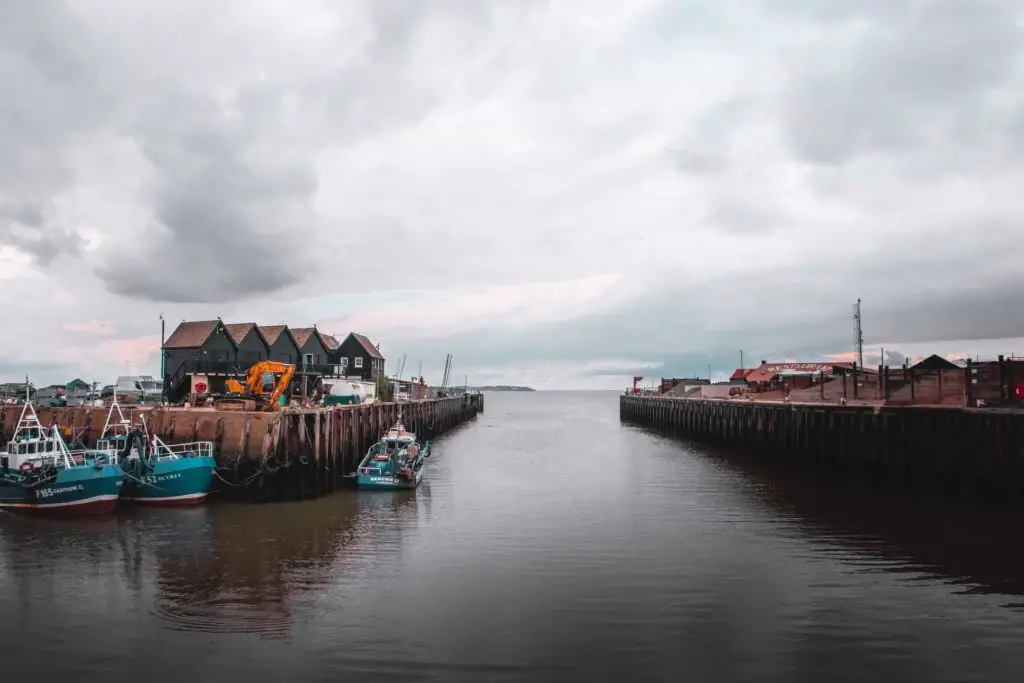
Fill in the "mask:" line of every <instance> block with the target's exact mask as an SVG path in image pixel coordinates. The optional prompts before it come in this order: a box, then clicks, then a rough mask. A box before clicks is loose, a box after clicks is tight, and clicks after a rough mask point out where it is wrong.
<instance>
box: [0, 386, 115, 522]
mask: <svg viewBox="0 0 1024 683" xmlns="http://www.w3.org/2000/svg"><path fill="white" fill-rule="evenodd" d="M27 384H28V382H27V381H26V385H27ZM26 393H27V392H26ZM123 482H124V473H123V472H122V471H121V468H120V467H118V464H117V455H116V454H112V453H109V452H104V451H99V450H82V451H71V450H69V449H68V447H67V444H65V443H64V438H63V437H62V436H61V434H60V430H59V429H58V428H57V427H56V426H53V427H50V428H46V427H43V425H42V424H40V422H39V417H38V416H37V415H36V411H35V408H33V407H32V402H31V401H30V400H28V397H27V396H26V399H25V404H24V407H23V408H22V410H21V416H20V417H19V418H18V425H17V427H16V428H15V430H14V434H13V436H12V437H11V439H10V441H8V442H7V443H6V444H4V450H3V452H2V453H0V510H7V511H10V512H23V513H32V514H39V515H53V516H64V517H79V516H86V515H103V514H109V513H111V512H113V511H114V508H115V507H116V506H117V500H118V497H119V496H120V493H121V487H122V484H123Z"/></svg>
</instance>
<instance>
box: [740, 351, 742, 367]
mask: <svg viewBox="0 0 1024 683" xmlns="http://www.w3.org/2000/svg"><path fill="white" fill-rule="evenodd" d="M742 369H743V349H740V370H742Z"/></svg>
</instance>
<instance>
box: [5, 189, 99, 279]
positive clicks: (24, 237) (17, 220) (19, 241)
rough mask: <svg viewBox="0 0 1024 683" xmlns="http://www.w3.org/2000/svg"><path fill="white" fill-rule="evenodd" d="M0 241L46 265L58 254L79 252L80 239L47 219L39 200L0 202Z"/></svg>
mask: <svg viewBox="0 0 1024 683" xmlns="http://www.w3.org/2000/svg"><path fill="white" fill-rule="evenodd" d="M0 244H2V245H10V246H13V247H15V248H16V249H18V250H19V251H21V252H23V253H25V254H28V255H29V256H31V257H32V258H33V259H34V260H35V262H36V263H38V264H39V265H41V266H44V267H45V266H48V265H50V264H51V263H52V262H53V261H54V260H55V259H56V258H57V257H58V256H60V255H61V254H69V255H72V256H74V255H78V254H79V253H81V250H82V244H83V241H82V238H81V236H80V235H78V233H76V232H73V231H71V230H68V229H67V228H64V227H62V226H60V225H56V224H54V223H52V222H51V221H47V220H46V218H45V215H44V213H43V208H42V206H40V205H39V204H38V203H35V202H21V203H20V204H13V205H7V206H5V205H3V204H0Z"/></svg>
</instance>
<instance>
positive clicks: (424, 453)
mask: <svg viewBox="0 0 1024 683" xmlns="http://www.w3.org/2000/svg"><path fill="white" fill-rule="evenodd" d="M428 457H430V442H429V441H427V442H426V443H425V444H420V442H419V441H417V440H416V435H415V434H414V433H412V432H409V431H407V430H406V429H405V426H404V425H403V424H402V420H401V417H399V419H398V421H397V422H396V423H395V424H394V426H392V427H391V429H389V430H388V431H387V432H386V433H385V434H384V436H382V437H381V438H380V440H379V441H377V443H375V444H374V445H373V446H371V447H370V450H369V451H367V453H366V457H364V458H363V460H362V462H360V463H359V467H358V469H357V470H356V485H357V486H359V488H364V489H385V490H386V489H412V488H416V487H417V486H418V485H419V483H420V481H421V480H422V479H423V471H424V468H425V466H426V459H427V458H428Z"/></svg>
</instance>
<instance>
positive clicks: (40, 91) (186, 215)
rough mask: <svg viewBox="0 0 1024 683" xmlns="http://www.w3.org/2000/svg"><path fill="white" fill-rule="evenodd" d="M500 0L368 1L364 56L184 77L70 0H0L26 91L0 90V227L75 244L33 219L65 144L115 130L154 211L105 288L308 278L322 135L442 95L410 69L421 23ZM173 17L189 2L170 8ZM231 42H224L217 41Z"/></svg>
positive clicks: (169, 296)
mask: <svg viewBox="0 0 1024 683" xmlns="http://www.w3.org/2000/svg"><path fill="white" fill-rule="evenodd" d="M498 7H499V5H498V4H497V3H494V2H486V3H478V2H468V1H466V2H455V3H451V2H422V1H416V2H411V1H409V0H379V1H375V2H373V3H367V4H366V5H365V9H366V10H367V12H368V13H369V15H368V16H369V20H370V23H371V29H372V34H373V35H372V37H371V39H370V41H369V43H368V47H367V49H366V52H365V53H364V54H363V55H360V56H357V57H356V58H354V59H351V60H347V61H338V60H330V59H324V60H322V64H320V63H318V64H317V66H316V67H315V68H309V69H304V68H302V67H299V68H297V69H296V70H295V71H294V72H293V73H288V72H287V70H282V71H280V72H277V73H276V74H271V75H270V76H269V77H264V76H263V75H261V74H260V71H261V70H263V69H264V65H261V64H253V65H252V67H253V68H252V69H251V70H250V71H249V72H246V70H245V68H244V67H245V65H244V64H241V63H240V62H239V63H237V64H234V63H232V62H231V60H228V62H227V64H230V65H231V67H232V68H236V67H241V68H239V69H238V71H237V72H236V73H234V74H231V73H228V74H227V75H225V74H223V73H218V72H217V71H215V70H213V69H211V72H210V74H209V77H208V80H206V81H203V80H202V77H205V76H206V74H203V75H202V77H201V79H200V80H198V81H194V82H188V79H187V78H180V77H178V76H177V74H174V73H173V72H171V73H170V74H168V72H167V71H166V70H165V71H161V70H160V68H153V69H147V68H145V65H146V63H147V60H149V59H156V57H157V54H158V53H141V54H133V55H127V54H120V53H119V52H118V50H121V49H123V46H121V45H120V44H118V43H117V42H116V41H114V42H113V44H109V45H108V44H104V43H103V39H102V37H103V35H104V34H103V32H102V29H101V28H100V26H99V24H97V25H96V26H92V25H90V24H89V23H88V21H83V18H84V19H90V17H88V16H86V15H82V16H81V17H79V16H78V15H76V14H75V11H74V9H73V8H71V7H70V6H68V5H65V4H63V3H59V2H51V1H48V0H41V1H40V2H35V1H33V2H28V1H20V0H16V1H14V2H11V3H3V5H2V7H0V75H3V76H4V77H5V78H4V79H3V80H4V82H6V83H16V84H18V93H17V96H11V95H13V92H9V93H8V95H9V96H7V97H4V98H3V103H2V105H0V124H2V125H0V144H2V148H3V149H4V151H5V167H4V169H3V170H0V240H2V243H4V244H9V245H13V246H15V247H16V248H17V249H19V250H21V251H25V252H27V253H30V254H31V255H33V256H34V257H36V258H37V259H39V261H40V262H48V261H49V260H52V258H53V257H54V256H55V255H56V254H58V253H78V251H80V248H81V240H80V238H78V237H77V235H76V233H75V231H73V230H68V229H65V228H61V227H60V226H54V225H49V224H47V223H45V222H42V223H41V222H39V220H38V218H39V217H41V216H44V215H45V213H44V212H43V211H42V209H41V207H45V206H46V204H47V203H48V202H50V201H51V199H52V197H53V196H54V195H55V194H56V193H58V192H60V191H62V190H63V189H65V188H67V187H70V186H71V185H73V183H74V182H75V181H76V178H75V176H74V172H73V170H72V168H71V164H70V163H69V162H68V154H69V152H68V150H69V149H70V148H71V147H72V146H73V145H74V143H76V142H80V141H82V140H87V139H89V137H90V136H91V135H92V134H94V133H96V132H101V131H107V132H109V133H110V134H111V135H114V136H120V137H121V138H130V139H131V140H133V141H134V142H135V144H136V146H137V149H138V151H139V152H140V153H141V155H142V157H143V158H144V159H145V161H146V162H148V164H149V166H150V170H151V171H152V173H153V183H152V188H151V189H150V190H149V196H148V197H147V198H146V199H147V200H148V203H149V209H150V211H151V215H152V219H151V220H150V221H148V222H142V223H141V224H138V225H136V226H134V227H133V229H132V232H133V233H134V237H135V238H134V239H132V240H129V241H120V242H119V243H118V244H117V245H115V246H114V247H113V248H112V251H111V253H110V254H109V256H110V257H109V258H108V259H101V260H100V261H99V265H98V266H97V268H96V273H97V275H98V276H99V277H100V278H101V280H102V281H103V282H105V284H106V285H107V287H108V289H109V290H110V291H111V292H114V293H116V294H120V295H124V296H129V297H134V298H139V299H149V300H155V301H168V302H207V301H214V300H216V301H227V300H234V299H239V298H245V297H249V296H257V295H261V294H267V293H271V292H274V291H278V290H280V289H282V288H285V287H288V286H289V285H293V284H295V283H297V282H300V281H302V280H303V279H305V278H306V277H307V276H308V274H309V273H310V272H311V271H313V270H314V268H315V265H316V264H315V263H314V262H313V261H314V259H313V257H312V255H307V257H299V258H283V253H284V251H283V249H284V248H285V247H286V246H289V245H292V244H295V243H297V242H301V241H303V240H304V239H305V240H308V241H309V242H310V243H313V242H316V240H317V236H318V235H321V234H322V233H321V232H320V231H321V229H322V227H323V226H320V225H318V224H317V217H316V216H315V213H314V210H313V208H312V202H313V200H314V198H315V195H316V192H317V189H318V169H317V166H316V160H317V156H318V155H319V154H320V153H321V151H322V150H323V149H324V147H325V146H330V145H337V144H339V143H344V142H347V141H353V140H358V139H361V138H365V137H366V136H370V135H373V134H375V133H377V132H379V131H381V130H383V129H385V128H387V127H388V126H392V125H395V124H397V123H400V122H408V121H411V120H415V119H417V118H420V117H422V116H423V115H424V114H425V113H426V112H427V111H429V110H430V109H431V108H432V107H433V106H434V105H435V104H436V102H437V95H436V94H435V93H433V92H431V91H430V90H429V89H427V88H425V87H422V86H420V85H419V84H418V83H417V81H416V79H414V78H413V76H412V74H411V73H410V65H412V61H411V60H412V55H413V52H414V50H415V43H416V39H417V34H418V32H419V31H421V30H422V28H423V26H424V25H425V24H426V23H427V22H428V21H431V20H434V19H437V18H439V17H440V18H441V19H443V20H446V21H464V22H471V23H486V22H489V21H491V15H492V12H493V11H495V9H496V8H498ZM137 9H138V8H135V10H137ZM135 10H133V11H135ZM338 11H339V12H342V11H343V10H342V9H340V8H339V9H338ZM142 16H143V15H141V14H140V17H142ZM154 16H156V15H154ZM179 19H181V20H182V21H184V20H185V19H187V17H185V16H181V17H179V16H178V15H173V21H178V20H179ZM144 20H149V17H148V16H146V17H144ZM175 28H176V27H175V26H166V27H164V32H165V33H169V34H173V33H174V30H175ZM148 29H149V27H145V29H144V30H148ZM191 35H192V38H191V39H192V40H193V41H195V42H196V50H206V51H210V50H213V51H214V52H216V51H217V50H218V49H219V48H218V40H219V38H218V36H217V33H216V32H215V31H213V32H210V33H205V32H204V29H199V30H197V31H195V32H194V33H192V34H191ZM231 39H232V40H238V39H239V38H238V37H237V36H231ZM172 47H173V49H174V50H177V49H178V46H172ZM229 49H231V43H230V42H228V43H227V44H226V45H225V46H224V47H223V49H220V51H221V52H223V51H224V50H229ZM211 54H213V53H211ZM266 57H267V58H268V59H269V60H270V61H268V62H267V65H268V66H269V65H271V64H273V55H272V54H271V55H266ZM136 58H137V59H138V63H134V62H132V61H131V60H132V59H136ZM126 59H127V60H129V63H128V64H123V62H124V60H126ZM170 59H174V57H171V58H170ZM241 59H244V56H240V57H239V60H241ZM261 59H262V57H261ZM161 66H162V65H161ZM218 66H223V65H218ZM270 68H273V67H270ZM92 171H93V172H97V173H102V171H103V169H92ZM25 207H30V208H31V210H26V209H25Z"/></svg>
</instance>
